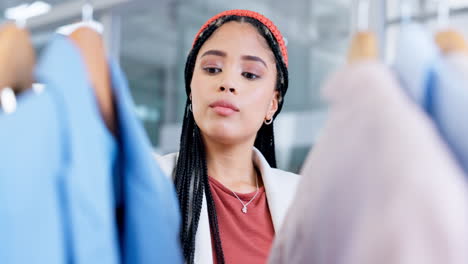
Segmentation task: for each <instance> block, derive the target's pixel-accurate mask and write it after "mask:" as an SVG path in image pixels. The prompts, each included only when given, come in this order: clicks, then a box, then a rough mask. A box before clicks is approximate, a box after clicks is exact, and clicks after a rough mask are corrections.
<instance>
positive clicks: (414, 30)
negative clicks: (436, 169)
mask: <svg viewBox="0 0 468 264" xmlns="http://www.w3.org/2000/svg"><path fill="white" fill-rule="evenodd" d="M394 68H395V70H396V72H397V73H398V75H399V77H400V80H401V83H402V86H403V87H404V89H405V90H406V91H407V92H408V94H409V95H410V97H411V98H412V99H413V100H414V101H415V102H416V103H417V104H419V105H421V107H423V108H424V110H425V111H426V112H427V114H428V115H429V116H430V117H431V118H432V120H433V121H434V123H435V125H436V126H437V128H438V130H439V132H440V134H441V136H442V137H443V139H444V140H445V141H446V142H447V144H448V145H449V147H450V148H451V150H452V152H453V153H454V154H455V156H456V159H457V160H458V162H459V164H460V166H461V167H462V168H463V169H464V171H465V174H467V175H468V137H467V135H468V84H467V83H466V82H465V80H464V78H463V76H461V72H460V71H456V70H455V69H452V68H451V65H450V64H449V63H448V62H446V61H445V59H444V57H443V56H442V54H441V53H440V52H439V49H438V47H437V46H436V44H435V42H434V40H433V38H432V36H430V35H429V34H428V33H427V32H426V31H424V29H423V28H422V27H420V26H418V25H414V24H409V25H403V26H402V29H401V33H400V36H399V43H398V46H397V53H396V60H395V65H394Z"/></svg>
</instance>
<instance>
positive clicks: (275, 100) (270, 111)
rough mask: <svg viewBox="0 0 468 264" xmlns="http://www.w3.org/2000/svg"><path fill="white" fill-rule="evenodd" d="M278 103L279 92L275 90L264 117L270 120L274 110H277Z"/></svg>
mask: <svg viewBox="0 0 468 264" xmlns="http://www.w3.org/2000/svg"><path fill="white" fill-rule="evenodd" d="M278 104H279V92H278V91H275V92H274V94H273V97H272V98H271V101H270V105H269V107H268V111H267V115H266V117H265V118H266V119H267V120H270V119H272V118H273V116H274V115H275V113H276V111H278Z"/></svg>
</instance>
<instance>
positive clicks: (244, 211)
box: [242, 205, 247, 214]
mask: <svg viewBox="0 0 468 264" xmlns="http://www.w3.org/2000/svg"><path fill="white" fill-rule="evenodd" d="M242 212H243V213H244V214H246V213H247V206H245V205H244V207H242Z"/></svg>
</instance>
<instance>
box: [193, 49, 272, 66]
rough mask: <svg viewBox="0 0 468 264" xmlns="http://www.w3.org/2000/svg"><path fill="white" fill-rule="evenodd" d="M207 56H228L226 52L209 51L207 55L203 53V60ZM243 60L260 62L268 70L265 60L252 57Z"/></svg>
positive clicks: (245, 57)
mask: <svg viewBox="0 0 468 264" xmlns="http://www.w3.org/2000/svg"><path fill="white" fill-rule="evenodd" d="M207 55H215V56H220V57H226V56H227V54H226V52H224V51H221V50H208V51H206V52H205V53H203V55H202V56H201V58H203V57H204V56H207ZM241 58H242V59H243V60H250V61H258V62H261V63H262V64H263V65H265V67H266V68H268V66H267V64H266V63H265V61H264V60H262V59H261V58H260V57H257V56H252V55H244V56H242V57H241Z"/></svg>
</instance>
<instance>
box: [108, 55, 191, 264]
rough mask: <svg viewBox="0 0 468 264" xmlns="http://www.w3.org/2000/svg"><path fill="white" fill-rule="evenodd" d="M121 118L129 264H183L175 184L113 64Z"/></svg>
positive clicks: (125, 234)
mask: <svg viewBox="0 0 468 264" xmlns="http://www.w3.org/2000/svg"><path fill="white" fill-rule="evenodd" d="M110 71H111V77H112V85H113V91H114V96H115V101H116V111H117V116H118V118H119V120H118V124H119V128H118V130H119V136H120V140H119V141H120V144H121V145H120V147H121V154H122V156H121V157H120V161H119V162H120V168H121V173H122V175H121V177H122V181H121V183H122V186H123V197H122V200H123V202H124V223H125V224H124V232H123V238H124V239H123V253H124V261H125V263H132V264H133V263H135V264H138V263H183V258H182V249H181V245H180V237H179V232H180V225H181V221H180V212H179V204H178V201H177V197H176V193H175V188H174V184H173V183H172V181H170V179H169V177H167V176H166V175H164V173H163V172H162V170H161V169H160V167H159V165H158V164H157V163H156V161H155V160H154V158H153V155H152V149H151V143H150V141H149V139H148V137H147V136H146V133H145V131H144V129H143V126H142V125H141V123H140V122H139V121H138V120H137V118H136V116H135V110H134V109H135V106H134V103H133V101H132V99H131V96H130V92H129V89H128V85H127V81H126V79H125V77H124V74H123V72H122V71H121V69H120V67H119V66H118V65H117V64H116V63H114V62H111V63H110Z"/></svg>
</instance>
